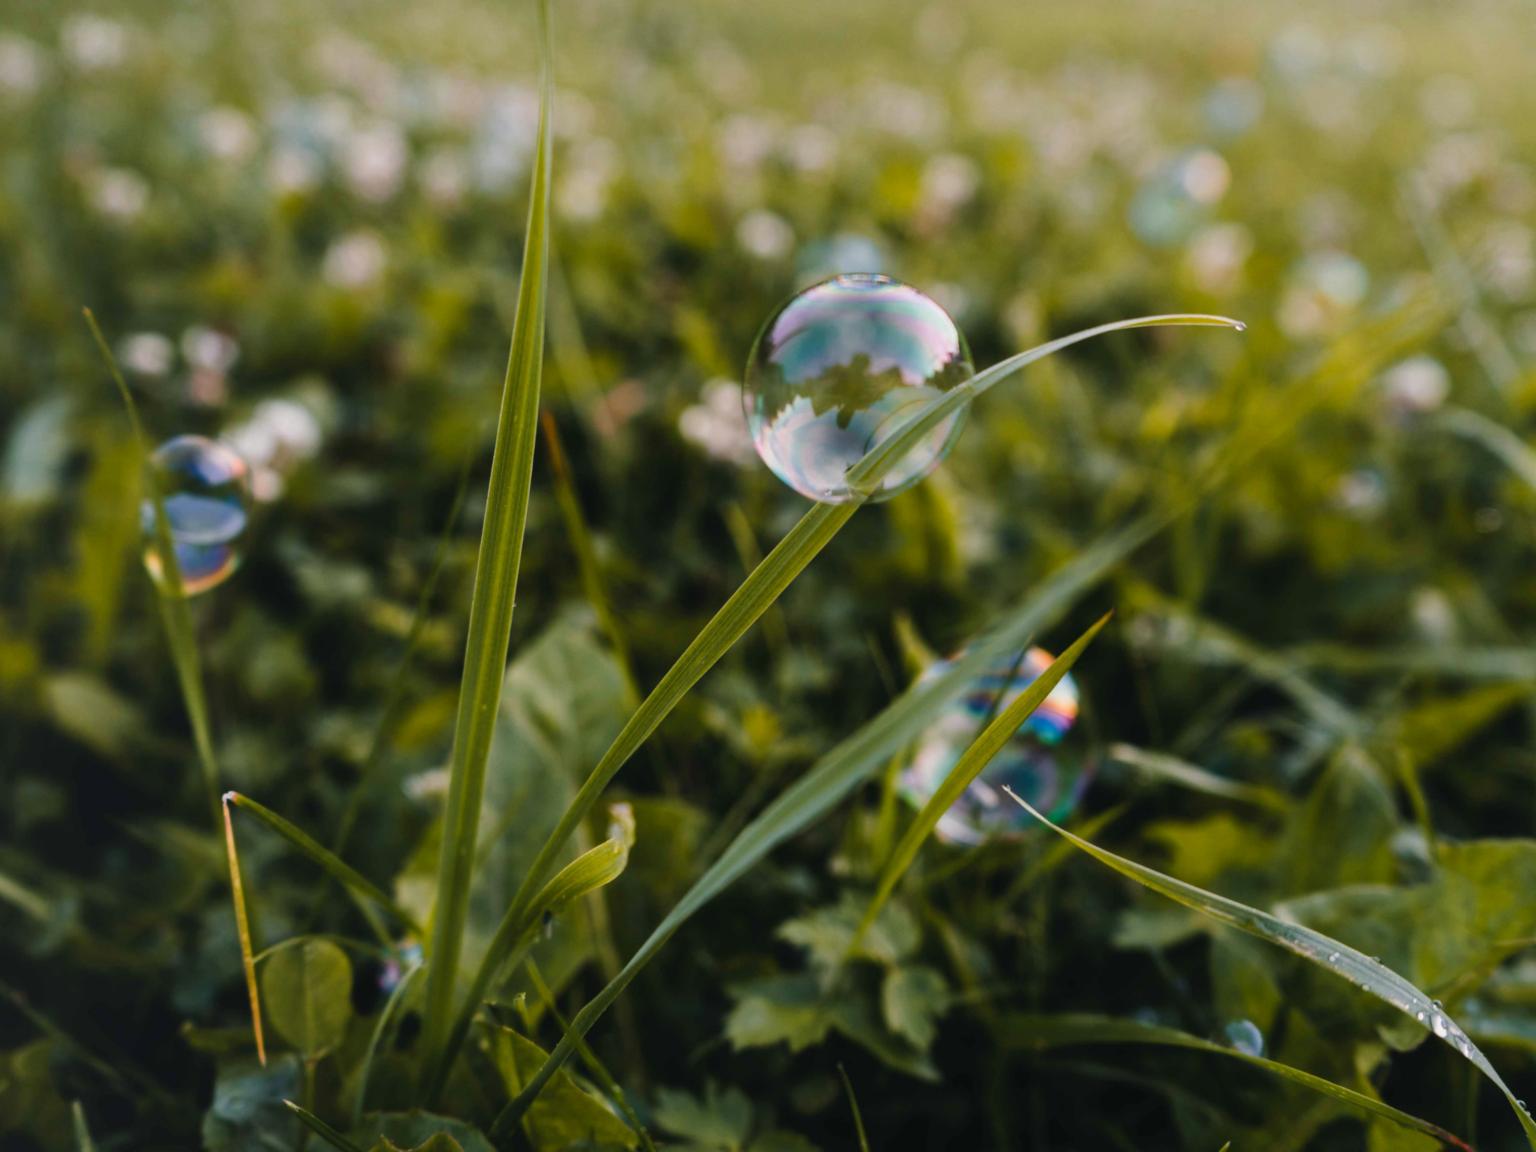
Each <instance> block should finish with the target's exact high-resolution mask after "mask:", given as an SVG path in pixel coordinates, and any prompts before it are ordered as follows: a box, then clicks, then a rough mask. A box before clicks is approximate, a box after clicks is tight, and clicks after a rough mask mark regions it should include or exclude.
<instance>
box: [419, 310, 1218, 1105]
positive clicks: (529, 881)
mask: <svg viewBox="0 0 1536 1152" xmlns="http://www.w3.org/2000/svg"><path fill="white" fill-rule="evenodd" d="M1165 325H1170V326H1183V325H1203V326H1207V327H1224V328H1236V329H1238V330H1241V329H1242V327H1243V326H1242V325H1241V324H1240V323H1238V322H1237V321H1235V320H1228V319H1225V318H1223V317H1219V316H1196V315H1182V314H1180V315H1169V316H1142V317H1137V318H1135V319H1131V320H1121V321H1117V322H1116V323H1113V324H1101V325H1100V326H1098V327H1097V328H1088V329H1085V330H1084V331H1082V332H1075V333H1073V334H1072V335H1070V336H1063V337H1062V338H1061V339H1059V340H1052V341H1050V342H1049V343H1047V344H1041V345H1039V346H1038V347H1036V348H1031V349H1029V350H1028V351H1026V352H1020V353H1019V354H1018V355H1016V356H1011V357H1009V358H1008V359H1006V360H1003V361H1002V362H1000V363H998V364H996V365H994V366H993V367H991V368H988V369H987V370H986V371H984V372H981V373H978V374H977V375H976V376H974V377H972V378H971V379H970V380H968V381H966V382H965V383H964V384H961V385H957V386H956V387H955V388H952V389H951V390H950V391H948V392H946V393H944V395H943V396H941V397H939V398H937V399H935V400H934V401H932V402H931V403H929V404H928V405H926V406H925V407H924V408H922V409H921V410H920V411H918V412H917V413H915V414H914V415H913V416H912V417H911V418H909V419H908V420H907V421H905V422H904V423H902V424H901V425H899V426H898V427H897V428H896V430H895V431H894V432H893V433H892V435H891V438H890V439H889V440H887V441H886V442H885V443H883V444H881V445H880V446H879V447H878V448H875V449H874V450H872V451H871V452H869V453H868V454H867V455H865V456H864V458H863V459H862V460H860V461H859V463H857V464H855V465H854V466H853V467H852V468H851V469H850V470H849V472H848V482H849V485H850V486H851V487H852V488H854V490H855V491H857V492H863V493H872V492H874V491H876V490H877V489H878V488H879V486H880V481H881V480H882V479H883V478H884V477H885V475H886V473H888V472H889V471H890V470H891V469H892V468H894V467H895V466H896V465H897V464H898V463H899V462H900V461H901V459H902V457H903V456H905V455H906V454H907V453H908V452H910V451H911V450H912V449H913V448H915V447H916V446H917V445H918V444H919V443H921V442H922V441H923V440H924V438H925V437H926V436H927V434H928V433H929V432H930V431H932V430H933V429H934V428H935V427H937V426H938V425H939V424H941V423H942V422H943V421H944V420H945V419H947V418H948V417H949V416H951V415H953V414H954V413H955V412H956V411H958V410H959V409H960V408H962V407H964V406H965V405H966V404H968V403H969V402H970V401H972V400H974V399H976V398H977V397H979V396H981V395H983V394H984V393H986V392H987V391H989V390H990V389H991V388H993V387H995V386H996V385H997V384H998V383H1000V382H1001V381H1002V380H1004V379H1006V378H1008V377H1009V376H1011V375H1012V374H1013V373H1015V372H1017V371H1019V370H1020V369H1021V368H1024V367H1026V366H1027V365H1029V364H1032V363H1034V362H1035V361H1037V360H1041V359H1044V358H1045V357H1047V356H1050V355H1051V354H1053V353H1055V352H1059V351H1061V350H1062V349H1063V348H1068V347H1070V346H1072V345H1074V344H1079V343H1082V342H1083V341H1085V340H1091V339H1093V338H1094V337H1096V336H1102V335H1105V334H1107V333H1110V332H1120V331H1127V330H1130V329H1133V328H1154V327H1161V326H1165ZM866 498H867V497H866ZM862 503H863V500H862V499H858V500H853V501H850V502H848V503H845V504H817V505H815V506H814V507H813V508H811V510H810V511H809V512H807V513H806V514H805V515H804V516H803V517H802V518H801V520H800V522H799V523H798V524H796V525H795V526H794V528H792V529H790V531H789V533H788V534H787V535H786V536H785V537H784V538H783V539H782V540H780V541H779V543H778V545H777V546H776V547H775V548H774V549H773V551H772V552H770V553H769V554H768V556H767V558H766V559H764V560H763V562H762V563H761V564H759V565H758V566H757V567H756V568H754V569H753V570H752V573H751V574H750V575H749V576H748V577H747V579H746V580H745V581H744V582H743V583H742V585H741V586H740V587H739V588H737V589H736V591H735V592H734V593H732V594H731V597H730V599H728V600H727V601H726V602H725V604H724V605H723V606H722V607H721V608H720V610H719V611H718V612H716V613H715V615H714V617H713V618H712V619H711V620H710V621H709V623H708V624H706V625H705V626H704V629H703V631H701V632H700V633H699V634H698V635H697V636H696V637H694V639H693V642H692V643H691V644H689V645H688V647H687V649H686V650H684V652H683V654H682V655H681V656H679V657H678V659H677V662H676V663H675V664H673V665H672V667H671V668H670V669H668V670H667V673H666V674H665V675H664V676H663V677H662V678H661V680H660V682H658V683H657V685H656V687H655V688H653V689H652V690H651V693H650V695H649V696H647V697H646V698H645V701H644V702H643V703H642V704H641V705H640V707H639V708H638V709H637V710H636V711H635V713H634V715H632V716H631V717H630V718H629V721H628V722H627V723H626V724H625V725H624V728H623V729H622V730H621V731H620V732H619V734H618V736H617V737H615V738H614V741H613V744H612V745H610V747H609V748H608V751H607V752H605V753H604V754H603V757H602V759H601V760H599V761H598V763H597V766H596V767H595V768H593V769H592V772H591V774H590V775H589V776H588V777H587V779H586V781H585V782H584V783H583V784H582V786H581V789H580V790H579V791H578V792H577V794H576V796H575V798H574V799H573V800H572V801H571V804H570V806H569V807H568V808H567V809H566V811H565V812H564V814H562V816H561V817H560V820H559V822H558V823H557V824H556V825H555V828H554V830H553V831H552V832H551V833H550V835H549V838H548V839H547V840H546V841H545V843H544V846H543V848H541V849H540V851H539V854H538V856H537V857H536V858H535V859H534V862H533V864H532V865H531V866H530V867H529V869H528V872H527V874H526V875H525V876H524V877H523V881H522V883H521V885H520V886H519V888H518V890H517V893H516V894H515V895H514V896H513V898H512V902H511V904H510V905H509V906H508V908H507V911H506V913H505V915H504V916H503V919H502V923H501V926H500V927H499V928H498V929H497V932H496V935H495V936H494V937H493V938H492V940H491V944H490V947H489V948H488V949H487V950H486V954H485V958H484V959H483V960H482V962H481V965H480V969H479V971H478V972H477V973H476V974H475V979H474V982H473V984H472V985H471V989H470V994H469V997H468V999H467V1000H466V1002H465V1003H464V1004H463V1006H462V1007H461V1008H460V1010H459V1014H458V1017H457V1019H456V1020H455V1022H454V1027H453V1033H452V1035H451V1037H450V1039H449V1042H448V1044H447V1046H446V1048H445V1049H444V1051H443V1053H442V1055H441V1057H440V1058H439V1059H438V1061H437V1063H436V1065H435V1067H434V1069H433V1072H432V1075H431V1077H430V1079H429V1081H428V1083H429V1084H430V1085H431V1089H430V1090H429V1096H430V1095H432V1094H434V1093H435V1091H436V1090H437V1089H440V1088H441V1086H442V1084H443V1082H444V1081H445V1079H446V1077H447V1073H448V1069H447V1065H448V1063H449V1062H450V1061H451V1060H452V1058H453V1055H454V1053H455V1052H456V1051H457V1050H458V1047H459V1045H460V1044H462V1043H463V1041H464V1037H465V1036H467V1035H468V1034H469V1025H470V1021H471V1020H472V1019H473V1017H474V1013H475V1009H476V1007H477V1005H478V1004H479V1003H480V1001H481V1000H483V999H484V997H485V995H486V993H487V991H488V990H489V989H490V985H491V982H492V981H493V980H494V979H495V977H496V975H497V973H498V972H500V970H501V968H502V966H503V965H504V964H505V963H506V961H507V958H508V957H509V956H510V955H511V953H512V949H513V948H514V946H515V943H516V939H517V937H516V927H515V926H516V924H517V923H519V922H520V921H521V920H522V919H523V918H524V917H525V916H526V914H527V905H528V902H529V900H530V899H531V898H532V896H533V893H535V892H536V891H538V886H539V885H540V884H542V883H543V882H544V880H545V879H546V878H547V877H548V876H549V874H550V872H551V871H552V870H553V869H554V866H555V862H556V861H557V860H558V858H559V855H560V853H561V851H562V850H563V849H564V846H565V843H566V841H567V840H568V839H569V838H570V836H571V834H572V832H574V831H575V829H576V826H577V825H578V824H579V823H581V821H582V820H584V819H585V818H586V815H587V813H588V812H590V811H591V810H592V807H593V805H595V804H596V803H597V801H598V798H599V797H600V796H601V795H602V793H603V790H604V789H605V788H607V786H608V783H609V782H610V781H611V780H612V779H613V777H614V776H615V775H617V774H618V771H619V769H620V768H622V767H623V766H624V764H625V763H626V762H627V761H628V760H629V758H630V757H631V756H633V755H634V754H635V752H636V751H637V750H638V749H639V748H640V746H641V745H642V744H644V743H645V741H646V740H647V739H648V738H649V737H650V735H651V733H653V732H654V731H655V730H656V729H657V727H659V726H660V724H661V722H662V721H663V720H665V719H666V718H667V716H668V715H669V714H670V713H671V712H672V710H673V709H674V708H676V707H677V705H678V704H679V703H680V702H681V701H682V699H683V698H684V697H685V696H686V695H687V694H688V692H689V691H690V690H691V689H692V688H693V686H694V685H695V684H697V683H698V682H699V680H700V679H701V678H702V677H703V676H704V674H705V673H706V672H708V671H709V670H710V669H711V668H713V667H714V666H715V664H716V663H717V662H718V661H719V660H720V658H721V657H722V656H724V655H725V654H726V653H727V652H728V651H730V649H731V648H732V647H733V646H734V645H735V643H736V641H738V640H739V639H741V637H742V636H743V635H745V634H746V632H747V630H748V629H749V628H751V627H752V625H753V624H754V623H756V621H757V620H758V618H759V617H761V616H762V615H763V613H764V612H766V611H767V610H768V609H769V607H771V606H772V605H773V603H774V602H775V601H776V600H778V598H779V596H780V595H781V594H782V593H783V592H784V590H785V589H786V588H788V587H789V585H790V584H791V583H793V582H794V580H795V578H796V577H798V576H799V575H800V573H801V572H802V571H804V570H805V568H806V566H807V565H808V564H810V562H811V561H812V560H814V559H815V558H816V556H817V555H818V554H819V553H820V552H821V550H822V549H823V548H825V547H826V546H827V545H828V544H829V543H830V542H831V541H832V538H833V537H834V536H836V535H837V533H838V532H839V531H840V530H841V529H842V527H843V525H844V524H846V523H847V522H848V521H849V520H850V519H851V518H852V517H853V514H854V513H855V512H857V511H858V509H859V508H860V507H861V506H862Z"/></svg>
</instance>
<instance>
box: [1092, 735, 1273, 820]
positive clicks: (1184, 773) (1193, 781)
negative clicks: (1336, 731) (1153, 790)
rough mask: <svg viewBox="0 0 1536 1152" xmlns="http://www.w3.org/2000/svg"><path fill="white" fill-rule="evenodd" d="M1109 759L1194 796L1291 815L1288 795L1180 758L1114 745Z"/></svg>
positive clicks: (1111, 747) (1128, 746) (1126, 745)
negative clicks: (1247, 782)
mask: <svg viewBox="0 0 1536 1152" xmlns="http://www.w3.org/2000/svg"><path fill="white" fill-rule="evenodd" d="M1109 758H1110V759H1111V760H1113V761H1115V762H1116V763H1117V764H1124V765H1125V766H1126V767H1127V768H1134V769H1136V770H1137V771H1138V772H1140V773H1142V774H1143V775H1145V776H1148V777H1151V778H1152V779H1154V780H1166V781H1168V782H1169V783H1172V784H1177V785H1178V786H1179V787H1181V788H1188V789H1189V790H1190V791H1191V792H1200V793H1203V794H1204V795H1206V796H1218V797H1220V798H1222V799H1224V800H1238V801H1241V802H1242V803H1244V804H1254V805H1257V806H1258V807H1260V808H1266V809H1268V810H1269V811H1271V812H1287V811H1289V810H1290V807H1291V803H1290V801H1289V800H1288V799H1286V796H1285V793H1284V792H1279V791H1276V790H1275V789H1273V788H1265V787H1264V786H1263V785H1260V784H1244V783H1242V782H1241V781H1239V780H1228V779H1227V778H1226V777H1225V776H1218V775H1216V773H1214V772H1207V771H1206V770H1205V769H1204V768H1200V767H1197V766H1196V765H1194V764H1190V763H1187V762H1186V761H1183V760H1180V759H1179V758H1178V757H1177V756H1169V755H1166V754H1164V753H1162V752H1149V751H1148V750H1146V749H1145V748H1136V747H1134V746H1132V745H1130V744H1112V745H1110V748H1109Z"/></svg>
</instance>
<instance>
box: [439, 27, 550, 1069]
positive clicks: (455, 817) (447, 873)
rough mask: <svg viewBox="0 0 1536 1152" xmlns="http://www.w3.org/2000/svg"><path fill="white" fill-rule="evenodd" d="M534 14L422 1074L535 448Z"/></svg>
mask: <svg viewBox="0 0 1536 1152" xmlns="http://www.w3.org/2000/svg"><path fill="white" fill-rule="evenodd" d="M537 7H538V20H539V36H540V44H539V47H540V54H541V59H540V80H539V129H538V143H537V145H536V146H535V149H534V157H533V174H532V178H531V189H530V192H529V202H528V225H527V232H526V237H527V239H526V244H525V247H524V254H523V271H522V279H521V282H520V284H519V286H518V294H517V313H516V316H515V318H514V320H513V324H512V345H511V350H510V352H509V353H508V357H507V373H506V379H505V381H504V383H503V388H502V398H501V415H500V418H499V420H498V423H497V428H496V446H495V450H494V454H493V456H492V461H491V480H490V488H489V491H488V493H487V496H486V509H485V525H484V527H483V529H482V530H481V535H480V555H479V559H478V561H477V563H476V565H475V590H474V595H473V598H472V599H471V601H470V608H469V639H468V643H467V645H466V648H465V653H464V676H463V681H462V683H461V685H460V688H459V710H458V717H457V720H456V722H455V725H454V733H453V753H452V758H451V761H450V767H449V783H448V803H447V807H446V809H445V811H444V813H443V838H442V849H441V853H440V856H439V861H438V871H437V898H436V904H435V906H434V909H433V915H432V939H431V946H430V949H429V951H428V956H427V963H428V968H427V991H426V1003H425V1005H424V1013H423V1024H422V1048H421V1050H422V1053H423V1065H422V1066H423V1068H424V1069H427V1070H430V1069H434V1068H436V1067H438V1066H439V1065H441V1064H442V1063H443V1060H444V1052H445V1048H446V1043H447V1038H448V1034H449V1029H450V1027H451V1024H452V1021H453V1002H454V991H455V988H456V985H457V982H458V974H459V955H460V952H461V949H462V947H463V942H464V926H465V921H466V919H467V917H468V913H469V890H470V884H471V883H472V881H473V879H474V863H475V837H476V834H477V832H478V829H479V823H480V805H481V801H482V800H483V798H484V793H485V770H486V758H487V756H488V755H489V754H490V749H491V736H492V733H493V732H494V730H495V726H496V713H497V710H498V708H499V707H500V702H501V687H502V680H503V678H504V677H505V674H506V667H507V641H508V639H509V638H510V636H511V633H512V610H513V606H514V604H515V602H516V596H517V577H518V569H519V567H520V566H521V563H522V553H523V531H524V528H525V527H526V525H527V521H528V501H529V489H530V487H531V485H532V483H533V454H534V446H535V444H536V443H537V440H538V428H539V384H540V380H541V378H542V375H543V360H544V312H545V302H546V298H547V296H548V287H549V230H550V221H549V198H550V178H549V171H550V152H551V150H552V148H553V140H552V136H551V125H550V118H551V115H552V113H553V109H552V107H551V105H552V102H553V89H554V86H553V81H552V78H551V73H552V71H553V61H552V59H551V39H550V28H549V22H550V21H549V4H548V0H538V5H537Z"/></svg>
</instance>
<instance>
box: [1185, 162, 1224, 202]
mask: <svg viewBox="0 0 1536 1152" xmlns="http://www.w3.org/2000/svg"><path fill="white" fill-rule="evenodd" d="M1179 183H1180V185H1181V186H1182V187H1183V189H1184V193H1185V195H1187V196H1188V197H1189V198H1190V199H1191V200H1193V201H1194V202H1195V203H1196V204H1204V205H1210V204H1215V203H1216V202H1217V201H1218V200H1220V199H1221V198H1222V197H1223V196H1225V195H1226V194H1227V187H1228V186H1229V185H1230V184H1231V183H1232V169H1231V168H1229V167H1228V166H1227V162H1226V161H1225V160H1224V159H1222V157H1221V154H1220V153H1219V152H1212V151H1211V150H1210V149H1209V148H1201V149H1198V150H1196V151H1194V152H1191V153H1190V154H1189V155H1188V156H1186V157H1185V158H1184V163H1183V164H1182V166H1181V167H1180V169H1179Z"/></svg>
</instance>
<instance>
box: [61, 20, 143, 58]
mask: <svg viewBox="0 0 1536 1152" xmlns="http://www.w3.org/2000/svg"><path fill="white" fill-rule="evenodd" d="M59 42H60V44H61V45H62V47H63V49H64V56H65V58H66V59H68V60H69V62H70V63H71V64H72V65H74V66H75V67H76V68H78V69H79V70H80V71H82V72H101V71H105V70H106V69H108V68H115V67H117V66H118V65H119V64H121V63H122V62H123V61H124V60H125V59H126V58H127V56H128V27H127V25H125V24H123V23H122V22H121V21H120V20H112V19H109V18H108V17H106V16H95V15H92V14H90V13H82V14H81V15H78V16H71V17H70V18H69V19H67V20H65V21H64V23H63V25H62V26H61V27H60V29H59Z"/></svg>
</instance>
